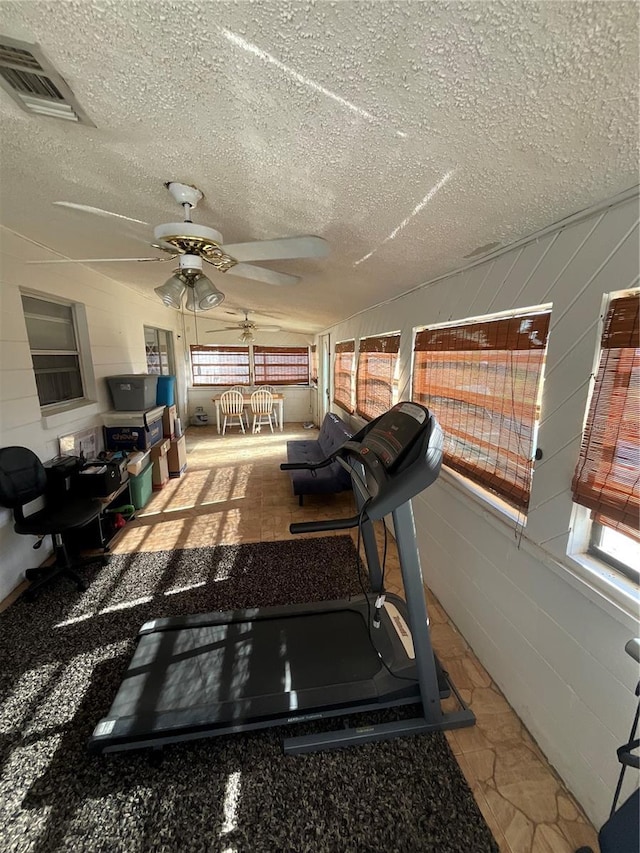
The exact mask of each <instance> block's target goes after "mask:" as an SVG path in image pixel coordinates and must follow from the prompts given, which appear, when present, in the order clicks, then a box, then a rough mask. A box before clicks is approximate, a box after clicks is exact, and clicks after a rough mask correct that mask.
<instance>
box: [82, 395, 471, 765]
mask: <svg viewBox="0 0 640 853" xmlns="http://www.w3.org/2000/svg"><path fill="white" fill-rule="evenodd" d="M334 460H338V462H339V463H340V464H341V465H342V466H343V467H344V468H345V469H346V470H347V471H349V473H350V474H351V478H352V482H353V488H354V492H355V496H356V505H357V509H358V513H357V515H356V516H354V517H351V518H341V519H332V520H322V521H313V522H301V523H296V524H292V525H291V526H290V530H291V532H292V533H309V532H316V531H329V530H340V529H348V528H353V527H359V528H360V532H361V534H362V541H363V544H364V549H365V555H366V562H367V569H368V573H369V582H370V587H371V590H372V591H371V592H367V593H364V592H363V594H362V595H358V596H353V597H351V598H349V599H346V600H341V601H320V602H310V603H309V604H296V605H289V606H282V607H280V606H278V607H260V608H254V609H248V610H236V611H227V612H213V613H205V614H199V615H193V616H180V617H174V618H163V619H154V620H151V621H150V622H147V623H146V624H144V625H143V626H142V628H141V629H140V632H139V635H138V643H137V647H136V650H135V653H134V655H133V658H132V660H131V663H130V665H129V668H128V669H127V671H126V673H125V676H124V680H123V682H122V685H121V686H120V688H119V690H118V692H117V694H116V696H115V699H114V701H113V704H112V706H111V708H110V710H109V713H108V714H107V716H106V717H104V718H103V719H102V720H100V722H99V723H98V724H97V726H96V727H95V730H94V732H93V734H92V736H91V738H90V740H89V749H90V750H91V751H92V752H94V753H107V752H118V751H122V750H130V749H139V748H142V747H152V748H156V747H162V746H163V745H165V744H170V743H179V742H181V741H188V740H194V739H197V738H205V737H213V736H216V735H225V734H229V733H236V732H243V731H251V730H254V729H262V728H267V727H271V726H284V725H286V724H289V723H300V722H305V721H309V720H323V719H325V718H327V719H328V718H331V717H335V716H341V717H343V716H347V715H352V714H357V713H360V712H365V711H374V710H379V709H381V708H393V707H397V706H401V705H407V704H419V705H420V706H421V713H420V714H419V715H418V716H416V717H412V718H409V719H400V720H395V721H392V722H385V723H378V724H374V725H363V726H360V727H358V726H353V727H347V728H341V729H338V730H332V729H331V728H330V727H329V728H328V730H327V731H321V732H315V733H312V734H306V735H301V736H296V737H286V738H285V739H284V741H283V747H284V751H285V752H286V753H301V752H311V751H315V750H321V749H332V748H337V747H344V746H349V745H351V744H357V743H366V742H370V741H378V740H385V739H388V738H394V737H400V736H405V735H410V734H421V733H424V732H430V731H437V730H444V729H454V728H461V727H463V726H470V725H473V724H474V722H475V717H474V715H473V713H472V712H471V710H470V709H469V708H468V707H467V706H466V705H465V704H464V702H463V701H462V699H461V697H460V695H459V694H458V692H457V691H456V690H455V687H454V686H453V684H452V683H451V682H450V680H449V679H448V676H447V675H446V673H444V672H443V671H442V669H441V667H440V665H439V664H438V662H437V660H436V657H435V655H434V653H433V649H432V646H431V638H430V635H429V627H428V616H427V607H426V604H425V597H424V587H423V581H422V571H421V568H420V560H419V556H418V550H417V546H416V537H415V527H414V521H413V512H412V508H411V498H412V497H414V496H415V495H417V494H418V493H419V492H421V491H422V490H423V489H425V488H426V487H427V486H429V485H430V484H431V483H433V482H434V480H435V479H436V478H437V476H438V474H439V471H440V466H441V462H442V430H441V428H440V425H439V424H438V422H437V420H436V418H435V417H434V415H433V414H432V413H431V412H430V411H429V410H428V409H427V408H425V407H424V406H421V405H419V404H417V403H411V402H403V403H398V404H397V405H396V406H394V407H393V408H391V409H390V410H389V411H388V412H386V413H385V414H383V415H381V416H380V417H378V418H376V419H375V420H373V421H371V422H370V423H368V424H367V425H366V426H365V427H364V428H363V429H362V430H360V432H358V433H357V434H356V435H355V436H354V437H353V438H352V439H351V440H349V441H347V442H346V443H345V444H343V445H342V446H341V447H340V448H339V449H338V450H336V451H335V452H334V453H333V454H332V455H331V456H329V457H328V458H327V459H325V460H324V461H322V462H320V463H318V464H315V465H314V464H309V463H302V464H292V463H287V464H283V465H281V466H280V467H281V468H282V469H283V470H288V469H291V468H310V469H314V468H318V467H321V466H323V465H328V464H330V463H331V462H333V461H334ZM389 513H391V515H392V517H393V524H394V530H395V537H396V543H397V549H398V555H399V558H400V565H401V570H402V579H403V582H404V590H405V595H406V602H405V601H404V600H402V599H401V598H399V597H398V596H396V595H392V594H389V593H385V591H384V589H383V571H382V569H381V566H380V562H379V557H378V549H377V544H376V540H375V533H374V530H373V522H374V521H376V520H379V519H382V518H384V517H385V516H386V515H388V514H389ZM291 570H292V571H296V570H298V567H296V566H292V567H291ZM265 571H268V566H266V567H265ZM354 571H356V567H355V566H354ZM451 691H453V693H454V694H455V696H456V698H457V700H458V705H459V708H458V709H457V710H454V711H450V712H447V713H445V712H444V711H443V710H442V707H441V699H442V698H445V697H447V696H449V695H450V693H451Z"/></svg>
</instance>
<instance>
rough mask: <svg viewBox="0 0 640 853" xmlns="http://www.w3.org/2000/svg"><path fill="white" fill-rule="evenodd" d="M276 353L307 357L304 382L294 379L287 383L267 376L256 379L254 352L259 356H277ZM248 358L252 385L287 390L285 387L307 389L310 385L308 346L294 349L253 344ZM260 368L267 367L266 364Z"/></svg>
mask: <svg viewBox="0 0 640 853" xmlns="http://www.w3.org/2000/svg"><path fill="white" fill-rule="evenodd" d="M278 351H280V352H282V353H291V354H295V353H298V354H300V355H302V353H303V352H304V353H306V357H307V378H306V380H300V381H299V380H297V379H296V380H294V381H288V380H286V379H274V378H273V377H271V376H268V375H265V376H264V377H261V378H260V379H258V371H257V362H256V352H257V353H258V355H259V354H260V353H262V352H264V353H274V354H277V353H278ZM249 358H250V362H251V364H250V368H251V369H252V373H253V383H254V385H280V386H282V387H283V388H287V387H288V388H308V387H309V386H310V384H311V374H310V371H311V359H310V357H309V347H308V346H299V347H295V346H263V345H260V344H253V346H252V347H251V353H250V357H249ZM260 366H261V367H262V368H267V367H268V365H266V364H265V365H260ZM265 372H266V370H265Z"/></svg>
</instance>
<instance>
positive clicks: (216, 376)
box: [191, 344, 251, 386]
mask: <svg viewBox="0 0 640 853" xmlns="http://www.w3.org/2000/svg"><path fill="white" fill-rule="evenodd" d="M191 372H192V375H193V384H194V386H201V385H248V384H249V382H250V378H251V377H250V373H249V347H232V346H196V344H192V345H191Z"/></svg>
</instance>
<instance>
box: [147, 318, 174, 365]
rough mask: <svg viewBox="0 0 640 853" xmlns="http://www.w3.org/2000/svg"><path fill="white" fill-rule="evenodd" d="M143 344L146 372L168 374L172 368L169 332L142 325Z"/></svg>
mask: <svg viewBox="0 0 640 853" xmlns="http://www.w3.org/2000/svg"><path fill="white" fill-rule="evenodd" d="M144 344H145V350H146V354H147V373H159V374H161V375H162V376H169V375H173V374H174V373H175V371H174V369H173V349H172V341H171V332H167V331H165V330H164V329H153V328H151V327H150V326H145V327H144Z"/></svg>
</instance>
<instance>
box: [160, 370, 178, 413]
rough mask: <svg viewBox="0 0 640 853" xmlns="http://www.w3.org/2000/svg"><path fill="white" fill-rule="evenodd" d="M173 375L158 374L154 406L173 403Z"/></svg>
mask: <svg viewBox="0 0 640 853" xmlns="http://www.w3.org/2000/svg"><path fill="white" fill-rule="evenodd" d="M175 382H176V377H175V376H158V385H157V386H156V406H173V405H174V403H175V397H174V391H173V389H174V386H175Z"/></svg>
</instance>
